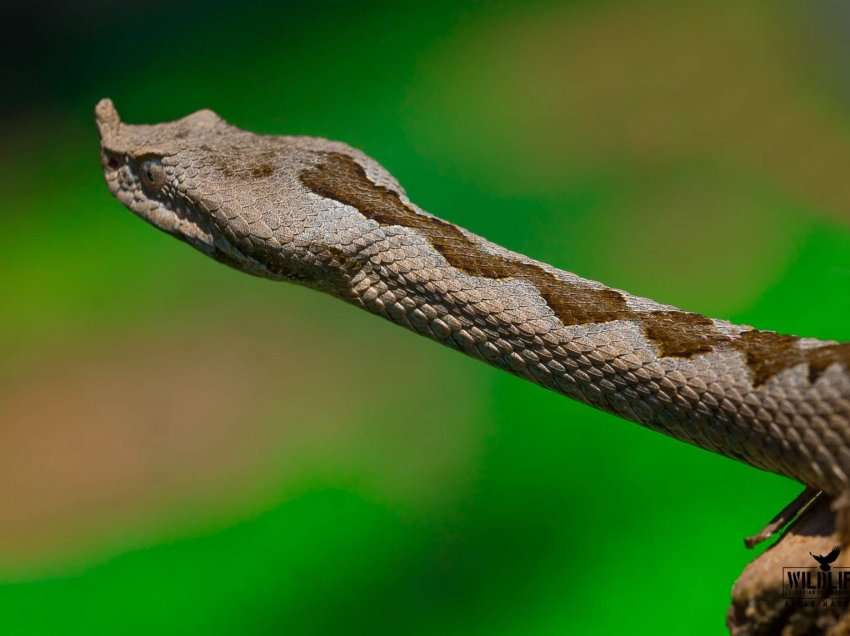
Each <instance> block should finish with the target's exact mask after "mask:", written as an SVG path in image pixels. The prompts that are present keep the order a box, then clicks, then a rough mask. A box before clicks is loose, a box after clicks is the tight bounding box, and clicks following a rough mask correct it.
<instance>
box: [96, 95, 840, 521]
mask: <svg viewBox="0 0 850 636" xmlns="http://www.w3.org/2000/svg"><path fill="white" fill-rule="evenodd" d="M95 120H96V124H97V128H98V132H99V136H100V160H101V164H102V167H103V173H104V176H105V180H106V183H107V185H108V188H109V190H110V191H111V192H112V194H113V195H114V196H115V197H116V198H117V199H118V200H119V201H120V202H121V203H123V204H124V205H125V206H126V207H127V208H129V209H130V211H132V212H133V213H134V214H135V215H137V216H139V217H141V218H142V219H143V220H145V221H147V222H148V223H150V224H152V225H153V226H155V227H156V228H158V229H159V230H162V231H164V232H166V233H168V234H170V235H172V236H174V237H176V238H178V239H180V240H182V241H184V242H186V243H188V244H189V245H191V246H192V247H194V248H196V249H197V250H199V251H201V252H203V253H204V254H206V255H208V256H210V257H212V258H214V259H216V260H218V261H220V262H222V263H225V264H226V265H229V266H231V267H233V268H236V269H238V270H240V271H242V272H245V273H248V274H252V275H255V276H260V277H264V278H268V279H272V280H276V281H288V282H293V283H297V284H299V285H304V286H307V287H310V288H312V289H316V290H319V291H322V292H325V293H328V294H331V295H333V296H335V297H337V298H339V299H342V300H344V301H346V302H348V303H350V304H352V305H355V306H357V307H360V308H362V309H365V310H367V311H369V312H371V313H373V314H377V315H379V316H381V317H383V318H385V319H387V320H389V321H391V322H393V323H396V324H398V325H401V326H403V327H406V328H407V329H409V330H412V331H414V332H416V333H418V334H421V335H423V336H426V337H428V338H430V339H432V340H436V341H437V342H439V343H441V344H443V345H445V346H447V347H450V348H452V349H455V350H458V351H461V352H463V353H465V354H467V355H469V356H472V357H474V358H477V359H479V360H482V361H484V362H487V363H489V364H490V365H493V366H496V367H498V368H500V369H504V370H506V371H508V372H510V373H512V374H514V375H516V376H519V377H521V378H524V379H526V380H529V381H531V382H534V383H536V384H538V385H540V386H542V387H545V388H547V389H551V390H553V391H556V392H558V393H561V394H563V395H565V396H567V397H569V398H572V399H575V400H579V401H581V402H584V403H586V404H589V405H591V406H593V407H596V408H599V409H602V410H604V411H607V412H609V413H612V414H615V415H617V416H620V417H622V418H625V419H627V420H631V421H633V422H636V423H638V424H641V425H643V426H645V427H648V428H649V429H652V430H654V431H657V432H660V433H664V434H666V435H669V436H672V437H674V438H676V439H678V440H682V441H684V442H687V443H690V444H694V445H696V446H698V447H700V448H703V449H706V450H709V451H713V452H716V453H720V454H722V455H725V456H726V457H729V458H732V459H735V460H738V461H741V462H744V463H746V464H749V465H751V466H754V467H756V468H759V469H762V470H766V471H770V472H773V473H777V474H779V475H784V476H786V477H788V478H791V479H793V480H796V481H798V482H800V483H801V484H803V485H804V486H805V487H806V490H804V492H803V493H802V495H801V497H802V496H803V495H806V497H803V499H807V498H810V497H811V496H812V495H813V494H814V495H819V494H821V493H825V494H826V495H827V496H829V497H830V498H831V499H833V500H834V502H841V501H844V502H845V508H850V504H848V503H847V502H850V495H848V493H850V343H841V342H836V341H828V340H819V339H815V338H804V337H798V336H794V335H786V334H781V333H776V332H774V331H769V330H762V329H757V328H754V327H751V326H747V325H737V324H733V323H730V322H728V321H725V320H720V319H714V318H709V317H706V316H703V315H701V314H698V313H693V312H688V311H684V310H681V309H679V308H677V307H674V306H672V305H666V304H662V303H658V302H655V301H653V300H650V299H647V298H642V297H639V296H636V295H632V294H630V293H628V292H626V291H623V290H621V289H615V288H611V287H608V286H606V285H604V284H602V283H599V282H596V281H592V280H587V279H585V278H582V277H580V276H578V275H576V274H573V273H570V272H567V271H564V270H561V269H558V268H556V267H553V266H551V265H549V264H547V263H544V262H540V261H537V260H534V259H532V258H529V257H527V256H524V255H522V254H518V253H516V252H513V251H510V250H508V249H505V248H503V247H501V246H500V245H497V244H495V243H492V242H490V241H488V240H486V239H484V238H481V237H480V236H477V235H476V234H473V233H472V232H469V231H467V230H465V229H463V228H461V227H458V226H457V225H454V224H452V223H450V222H448V221H445V220H443V219H442V218H439V217H437V216H434V215H432V214H430V213H428V212H426V211H425V210H424V209H422V208H420V207H419V206H417V205H416V204H415V203H413V202H412V201H411V200H410V199H409V198H408V196H407V194H406V192H405V190H404V189H403V188H402V186H401V185H400V184H399V183H398V181H397V180H396V179H395V178H394V177H393V176H392V175H391V174H390V173H389V172H388V171H387V170H385V169H384V168H383V167H382V166H381V165H380V164H378V163H377V162H376V161H375V160H373V159H371V158H370V157H368V156H367V155H365V154H364V153H362V152H360V151H359V150H356V149H354V148H352V147H350V146H348V145H346V144H344V143H341V142H336V141H329V140H327V139H322V138H317V137H307V136H274V135H260V134H255V133H252V132H249V131H246V130H242V129H240V128H238V127H236V126H234V125H232V124H230V123H228V122H227V121H225V120H224V119H222V118H221V117H220V116H218V115H217V114H216V113H215V112H213V111H211V110H208V109H205V110H200V111H197V112H195V113H192V114H190V115H188V116H186V117H183V118H181V119H178V120H175V121H169V122H165V123H159V124H153V125H131V124H126V123H124V122H122V121H121V119H120V117H119V115H118V112H117V110H116V109H115V106H114V105H113V103H112V101H111V100H109V99H102V100H101V101H99V102H98V103H97V105H96V107H95ZM517 225H518V226H519V225H521V223H520V221H519V220H518V221H517ZM795 501H796V500H795ZM801 501H802V500H801ZM792 503H793V502H792ZM799 508H800V505H799V502H798V505H797V506H796V508H795V512H796V510H799ZM777 518H778V517H777ZM782 521H783V522H784V521H786V519H785V518H783V519H782ZM775 529H776V528H775V527H774V528H772V529H771V530H775ZM845 534H846V536H850V532H848V533H845Z"/></svg>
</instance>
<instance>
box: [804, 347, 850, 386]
mask: <svg viewBox="0 0 850 636" xmlns="http://www.w3.org/2000/svg"><path fill="white" fill-rule="evenodd" d="M804 353H805V356H806V360H807V361H808V363H809V380H810V381H811V382H815V381H816V380H817V379H818V378H819V377H820V376H821V374H822V373H823V372H824V371H826V370H827V369H828V368H829V366H830V365H833V364H842V365H844V367H845V368H846V369H850V343H848V342H845V343H842V344H832V345H824V346H822V347H817V348H815V349H806V350H805V352H804Z"/></svg>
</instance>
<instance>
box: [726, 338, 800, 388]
mask: <svg viewBox="0 0 850 636" xmlns="http://www.w3.org/2000/svg"><path fill="white" fill-rule="evenodd" d="M799 342H800V339H799V338H798V337H797V336H786V335H783V334H779V333H774V332H773V331H759V330H758V329H752V330H750V331H745V332H744V333H742V334H741V335H740V336H738V338H736V339H735V340H734V341H733V343H732V346H733V347H734V348H735V349H737V350H738V351H740V352H741V353H743V354H744V357H745V358H746V361H747V366H749V367H750V370H751V371H752V373H753V384H754V385H755V386H759V385H760V384H764V383H765V382H766V381H767V380H769V379H770V378H772V377H773V376H775V375H776V374H777V373H779V372H781V371H784V370H785V369H788V368H790V367H793V366H795V365H797V364H800V363H802V362H804V361H805V359H804V357H803V352H802V351H801V349H800V345H799Z"/></svg>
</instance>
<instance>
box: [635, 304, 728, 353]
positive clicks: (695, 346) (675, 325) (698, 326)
mask: <svg viewBox="0 0 850 636" xmlns="http://www.w3.org/2000/svg"><path fill="white" fill-rule="evenodd" d="M641 320H642V322H643V329H644V333H646V337H647V338H649V339H650V340H652V342H654V343H655V345H656V347H657V348H658V355H660V356H662V357H665V356H675V357H679V358H690V357H692V356H695V355H697V354H700V353H708V352H710V351H714V348H715V347H716V346H717V345H719V344H721V343H725V342H728V341H729V340H730V338H729V337H728V336H726V335H724V334H722V333H720V332H719V331H718V330H717V328H716V327H715V326H714V323H713V322H712V321H711V320H710V319H709V318H706V317H705V316H701V315H700V314H692V313H688V312H684V311H653V312H649V313H646V314H642V315H641Z"/></svg>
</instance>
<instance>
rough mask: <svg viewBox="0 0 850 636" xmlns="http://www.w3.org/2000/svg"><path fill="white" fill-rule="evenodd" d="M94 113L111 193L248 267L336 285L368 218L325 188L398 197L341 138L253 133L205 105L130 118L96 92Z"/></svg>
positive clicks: (369, 227) (393, 185)
mask: <svg viewBox="0 0 850 636" xmlns="http://www.w3.org/2000/svg"><path fill="white" fill-rule="evenodd" d="M95 120H96V122H97V127H98V130H99V132H100V148H101V153H100V154H101V163H102V165H103V171H104V175H105V177H106V183H107V184H108V186H109V189H110V190H111V191H112V194H113V195H115V196H116V197H117V198H118V199H119V200H120V201H121V202H122V203H123V204H124V205H125V206H127V207H128V208H129V209H130V210H131V211H132V212H134V213H135V214H136V215H137V216H140V217H141V218H142V219H144V220H145V221H147V222H148V223H151V224H152V225H154V226H156V227H157V228H159V229H160V230H163V231H164V232H167V233H168V234H171V235H172V236H175V237H176V238H178V239H180V240H182V241H185V242H186V243H189V244H190V245H192V246H193V247H195V248H197V249H199V250H200V251H202V252H204V253H205V254H207V255H209V256H212V257H213V258H215V259H217V260H219V261H222V262H224V263H226V264H228V265H230V266H232V267H235V268H237V269H239V270H241V271H244V272H247V273H250V274H255V275H258V276H263V277H267V278H273V279H277V280H290V281H294V282H298V283H302V284H305V285H308V286H311V287H319V288H322V289H325V290H326V291H339V290H340V289H344V288H345V285H342V286H340V277H344V276H345V272H346V271H347V270H348V269H349V268H350V265H351V264H352V259H355V258H356V257H357V252H358V250H359V249H362V247H363V241H362V240H361V241H360V245H358V244H357V240H355V239H362V237H365V236H366V235H368V234H369V233H370V232H371V231H373V230H374V229H375V226H376V224H375V223H374V221H369V220H368V219H367V218H366V216H364V214H363V213H362V211H361V210H360V209H359V208H358V203H357V201H353V202H352V201H349V200H348V199H346V198H344V197H340V196H336V195H335V194H334V192H335V189H336V188H341V189H343V190H345V189H346V187H348V186H350V188H349V189H351V188H353V189H354V190H355V191H357V192H362V191H363V189H364V186H365V188H366V190H367V191H371V190H374V192H372V194H373V195H376V196H377V198H378V199H380V198H381V197H382V196H384V195H386V194H387V193H388V192H390V191H392V192H393V193H394V194H393V196H404V195H403V191H402V190H401V187H400V186H399V185H398V183H397V182H396V181H395V179H393V178H392V177H391V176H390V175H389V173H387V172H386V171H385V170H384V169H383V168H381V166H379V165H378V164H377V163H376V162H375V161H373V160H372V159H370V158H369V157H367V156H366V155H364V154H363V153H361V152H359V151H358V150H355V149H353V148H351V147H349V146H347V145H345V144H342V143H339V142H333V141H328V140H326V139H320V138H314V137H287V136H270V135H257V134H254V133H251V132H247V131H244V130H241V129H239V128H237V127H235V126H233V125H231V124H229V123H227V122H226V121H224V120H223V119H222V118H221V117H219V116H218V115H216V114H215V113H214V112H212V111H211V110H201V111H198V112H196V113H193V114H191V115H188V116H187V117H184V118H182V119H178V120H176V121H172V122H166V123H162V124H155V125H129V124H125V123H124V122H122V121H121V119H120V117H119V116H118V112H117V111H116V110H115V107H114V106H113V104H112V102H111V101H110V100H108V99H103V100H101V101H100V102H99V103H98V104H97V106H96V107H95ZM311 175H312V176H313V178H312V179H310V178H308V177H310V176H311ZM317 178H319V181H321V183H318V184H317V183H314V181H316V179H317ZM326 185H333V188H330V189H329V188H328V187H325V186H326ZM331 190H333V191H331ZM373 198H374V197H373ZM360 207H362V206H360Z"/></svg>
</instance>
